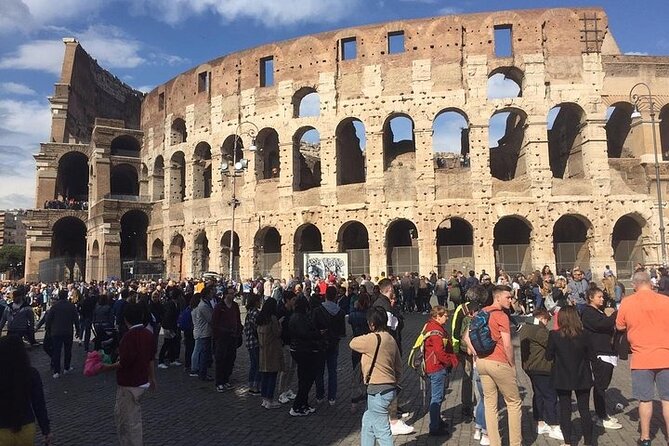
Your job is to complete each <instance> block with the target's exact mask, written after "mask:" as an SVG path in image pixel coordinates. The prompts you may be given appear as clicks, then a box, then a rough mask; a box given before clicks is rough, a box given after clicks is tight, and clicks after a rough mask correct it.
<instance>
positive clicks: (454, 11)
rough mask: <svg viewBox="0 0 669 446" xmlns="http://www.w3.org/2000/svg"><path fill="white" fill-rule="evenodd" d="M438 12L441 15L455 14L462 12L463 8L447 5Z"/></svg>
mask: <svg viewBox="0 0 669 446" xmlns="http://www.w3.org/2000/svg"><path fill="white" fill-rule="evenodd" d="M437 12H438V13H439V15H453V14H460V13H461V12H462V9H460V8H456V7H455V6H445V7H443V8H441V9H440V10H439V11H437Z"/></svg>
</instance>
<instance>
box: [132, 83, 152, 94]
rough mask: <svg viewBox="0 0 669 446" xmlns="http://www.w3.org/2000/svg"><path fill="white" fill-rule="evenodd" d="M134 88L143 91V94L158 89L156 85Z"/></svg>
mask: <svg viewBox="0 0 669 446" xmlns="http://www.w3.org/2000/svg"><path fill="white" fill-rule="evenodd" d="M133 88H134V89H135V90H137V91H141V92H142V93H148V92H150V91H151V90H153V89H154V88H156V86H155V85H142V86H139V87H133Z"/></svg>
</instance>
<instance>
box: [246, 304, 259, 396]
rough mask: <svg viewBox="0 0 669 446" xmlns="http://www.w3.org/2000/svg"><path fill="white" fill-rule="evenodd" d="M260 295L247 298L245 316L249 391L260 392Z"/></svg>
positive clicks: (251, 392)
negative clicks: (258, 325) (257, 321)
mask: <svg viewBox="0 0 669 446" xmlns="http://www.w3.org/2000/svg"><path fill="white" fill-rule="evenodd" d="M260 303H261V299H260V296H259V295H257V294H249V296H248V297H247V298H246V318H244V338H245V339H246V341H245V343H246V350H248V352H249V393H250V394H251V395H259V394H260V371H259V370H258V363H259V361H260V344H258V327H257V325H256V319H257V318H258V314H259V313H260Z"/></svg>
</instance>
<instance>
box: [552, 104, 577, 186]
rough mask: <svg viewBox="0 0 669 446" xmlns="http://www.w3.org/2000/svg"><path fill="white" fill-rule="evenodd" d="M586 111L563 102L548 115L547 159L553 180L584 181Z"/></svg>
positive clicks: (575, 105)
mask: <svg viewBox="0 0 669 446" xmlns="http://www.w3.org/2000/svg"><path fill="white" fill-rule="evenodd" d="M584 127H585V112H584V111H583V108H581V106H580V105H578V104H575V103H573V102H563V103H561V104H558V105H556V106H555V107H553V108H552V109H551V110H550V111H549V112H548V127H547V128H548V160H549V163H550V168H551V172H552V173H553V178H583V177H584V171H583V153H582V150H583V144H584V142H585V141H584V139H585V138H584V134H583V129H584Z"/></svg>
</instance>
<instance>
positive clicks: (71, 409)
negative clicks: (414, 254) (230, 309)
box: [30, 314, 667, 446]
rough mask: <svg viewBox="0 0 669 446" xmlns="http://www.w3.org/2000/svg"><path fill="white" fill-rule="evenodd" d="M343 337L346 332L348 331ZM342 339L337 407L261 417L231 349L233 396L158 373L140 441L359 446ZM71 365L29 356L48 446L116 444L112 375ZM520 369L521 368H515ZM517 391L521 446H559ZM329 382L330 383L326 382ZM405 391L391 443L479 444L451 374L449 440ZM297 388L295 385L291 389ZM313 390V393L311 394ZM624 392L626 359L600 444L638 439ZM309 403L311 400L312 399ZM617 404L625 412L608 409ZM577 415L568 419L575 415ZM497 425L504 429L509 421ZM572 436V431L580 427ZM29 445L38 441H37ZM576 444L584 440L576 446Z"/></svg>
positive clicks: (658, 437)
mask: <svg viewBox="0 0 669 446" xmlns="http://www.w3.org/2000/svg"><path fill="white" fill-rule="evenodd" d="M425 319H426V316H423V315H420V314H408V315H406V328H405V330H404V333H403V336H404V342H403V345H404V353H405V356H406V353H407V352H408V350H409V348H410V344H412V343H413V340H414V339H415V336H416V334H417V332H418V331H419V330H420V328H421V327H422V324H423V322H424V321H425ZM349 332H350V329H349ZM349 352H350V350H349V348H348V342H347V341H342V344H341V349H340V356H339V389H340V392H339V396H338V400H337V404H336V405H335V406H333V407H330V406H329V405H328V404H322V405H320V406H318V407H317V411H316V413H314V414H312V415H310V416H309V417H302V418H293V417H291V416H289V415H288V409H289V407H287V406H286V407H285V408H281V409H276V410H266V409H264V408H262V407H260V398H259V397H257V396H251V395H248V394H247V393H246V386H245V385H246V374H247V371H248V354H247V352H246V350H245V349H244V348H243V347H242V348H240V349H239V350H238V358H237V363H236V365H235V370H234V373H233V377H232V380H233V384H235V386H236V388H235V390H232V391H229V392H227V393H216V392H215V391H214V388H213V384H205V383H201V382H200V381H198V380H197V379H196V378H190V377H189V376H188V375H187V374H185V373H184V371H183V368H181V367H179V368H176V367H171V368H169V369H168V370H157V372H156V373H157V376H158V389H157V391H156V392H153V393H147V394H146V396H145V397H144V399H143V402H142V409H143V419H144V435H145V444H147V445H206V446H211V445H319V446H324V445H358V444H360V436H359V430H360V420H361V417H362V412H363V409H362V408H360V409H359V410H358V411H357V412H355V413H351V412H350V404H349V401H350V386H349V383H350V378H351V363H350V353H349ZM73 356H74V357H73V365H74V367H75V368H76V372H75V373H74V374H71V375H65V376H62V377H61V378H60V379H57V380H55V379H53V378H52V377H51V374H50V373H49V370H48V369H49V366H48V358H47V356H46V355H45V354H44V352H43V351H42V350H41V349H40V348H37V349H33V351H31V352H30V357H31V360H32V361H33V364H34V365H35V366H36V367H37V368H38V369H39V370H40V372H41V373H42V379H43V380H44V384H45V393H46V399H47V406H48V409H49V416H50V418H51V423H52V428H53V433H54V444H55V445H67V446H79V445H81V446H88V445H113V444H116V435H115V427H114V418H113V406H114V397H115V390H116V384H115V376H114V374H113V373H109V374H105V375H101V376H96V377H93V378H86V377H84V376H83V375H82V373H81V370H82V367H83V360H84V353H83V349H82V348H81V347H79V346H78V345H77V344H76V343H75V346H74V355H73ZM518 362H519V363H520V361H518ZM519 374H520V376H519V379H520V383H521V385H522V386H523V389H522V395H523V398H524V403H523V443H524V444H526V445H530V444H532V445H535V444H536V445H550V446H553V445H555V446H557V445H559V444H560V442H558V441H556V440H552V439H550V438H548V437H547V436H542V437H539V438H537V434H536V428H535V426H533V423H532V414H531V404H532V400H531V398H532V395H531V390H525V389H531V386H530V383H529V380H528V378H527V376H526V375H525V374H524V373H522V372H519ZM326 382H327V381H326ZM403 387H404V390H403V392H402V395H401V397H400V404H401V405H403V406H405V407H407V408H409V409H410V410H411V411H413V416H412V417H411V418H410V419H409V420H408V423H409V424H411V425H413V426H414V427H415V428H416V433H415V434H412V435H406V436H401V437H395V444H396V445H402V444H409V445H437V444H439V445H441V444H446V445H477V444H478V442H477V441H474V440H473V439H472V435H473V429H474V425H473V423H465V422H463V420H462V417H461V415H460V398H459V395H460V376H459V375H455V376H453V379H452V380H451V387H450V389H449V391H448V395H447V396H446V400H445V402H444V405H443V409H444V412H443V416H444V418H446V419H447V420H448V421H449V423H450V424H451V426H454V430H453V434H452V436H451V437H449V438H434V437H429V436H428V434H427V432H428V425H429V416H428V415H427V413H426V409H425V408H423V407H422V398H421V396H420V391H419V387H418V379H417V377H416V375H415V374H414V373H413V372H412V371H411V370H408V369H407V370H405V377H404V380H403ZM293 388H294V390H296V387H295V386H293ZM312 392H313V391H312ZM630 395H631V383H630V374H629V367H628V364H627V362H625V361H623V362H621V363H620V364H619V366H618V367H617V368H616V370H615V373H614V378H613V383H612V386H611V389H610V390H609V391H608V395H607V397H608V398H607V399H608V403H609V405H610V406H611V407H610V408H611V412H610V413H611V414H615V416H616V417H617V418H618V419H619V421H620V422H621V423H622V425H623V429H622V430H619V431H604V429H601V428H600V429H598V430H597V431H596V439H597V440H596V444H598V445H634V444H636V440H637V438H638V433H637V420H638V414H637V404H636V403H635V402H634V401H630V400H628V398H627V397H629V396H630ZM311 402H312V404H313V403H314V401H313V393H312V400H311ZM618 403H620V404H622V405H623V406H624V409H623V410H622V411H619V410H615V409H614V407H615V406H616V404H618ZM577 416H578V415H577V412H574V417H577ZM502 425H503V426H506V419H503V421H502ZM660 426H663V422H662V418H661V413H660V409H659V405H658V406H657V407H656V410H655V418H654V419H653V423H652V432H653V435H654V437H655V441H654V444H667V440H666V435H665V434H664V433H663V432H662V431H663V428H662V429H661V428H660ZM577 430H578V428H577ZM37 440H38V441H37V442H36V444H41V439H40V438H38V439H37ZM506 444H508V443H506ZM581 444H582V442H581Z"/></svg>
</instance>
